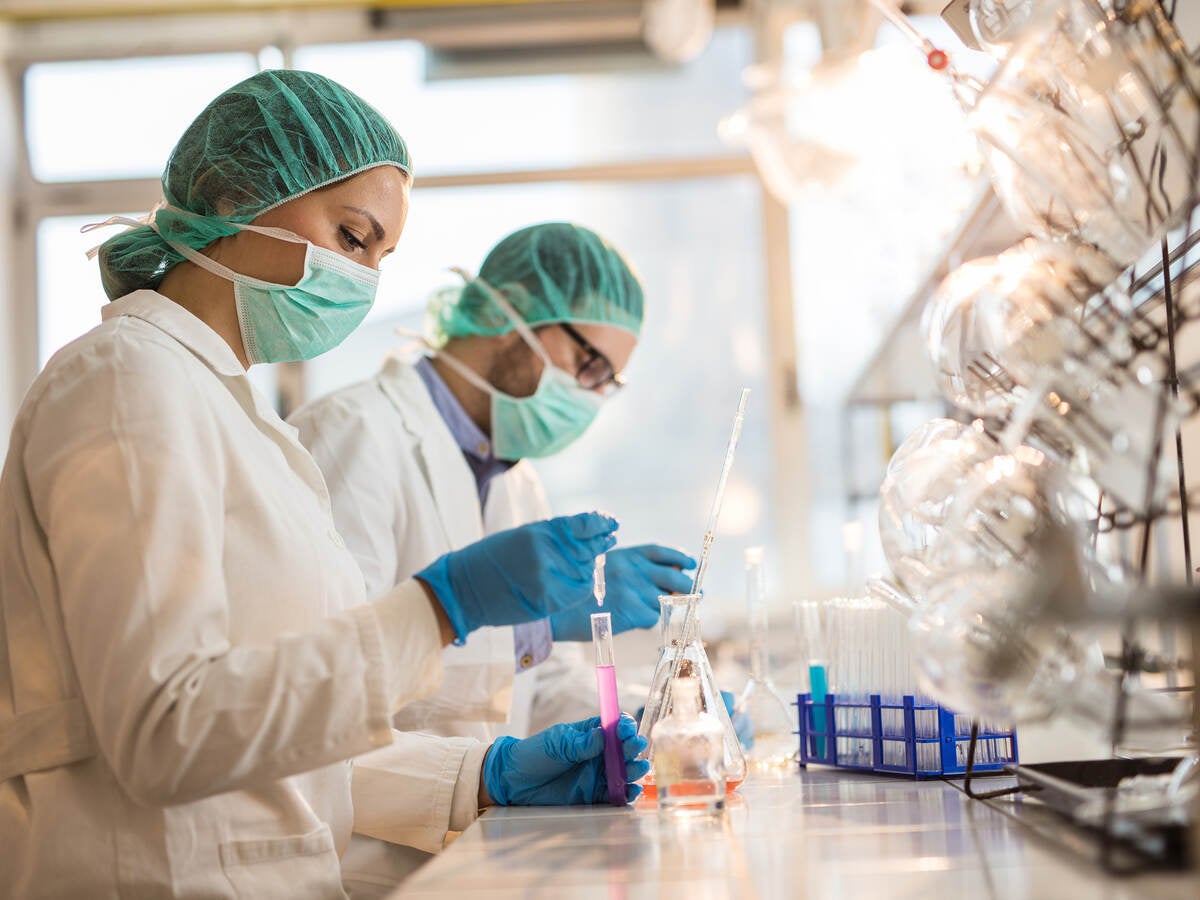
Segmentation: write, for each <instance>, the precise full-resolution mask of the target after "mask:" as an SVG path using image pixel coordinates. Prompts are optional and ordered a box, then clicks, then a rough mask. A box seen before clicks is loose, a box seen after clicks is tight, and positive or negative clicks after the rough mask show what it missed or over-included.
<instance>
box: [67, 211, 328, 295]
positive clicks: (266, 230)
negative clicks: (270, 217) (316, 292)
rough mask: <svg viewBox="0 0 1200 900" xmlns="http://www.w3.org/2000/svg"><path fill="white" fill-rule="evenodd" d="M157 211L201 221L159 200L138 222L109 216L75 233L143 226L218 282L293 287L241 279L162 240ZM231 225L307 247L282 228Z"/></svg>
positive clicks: (97, 248) (95, 249) (90, 255)
mask: <svg viewBox="0 0 1200 900" xmlns="http://www.w3.org/2000/svg"><path fill="white" fill-rule="evenodd" d="M160 209H166V210H170V211H172V212H178V213H182V214H184V215H189V216H193V217H194V218H198V219H199V218H204V217H203V216H197V215H195V213H189V212H188V211H187V210H184V209H179V208H177V207H174V206H171V205H169V204H167V203H166V202H164V201H162V200H160V201H159V202H158V203H156V204H155V205H154V207H153V208H152V209H151V210H150V212H148V213H146V215H145V216H143V217H142V218H140V219H131V218H129V217H128V216H109V217H108V218H107V219H105V220H104V221H103V222H92V223H90V224H88V225H84V226H83V227H82V228H80V229H79V230H80V232H81V233H84V234H86V233H88V232H91V231H95V230H96V229H97V228H107V227H109V226H110V225H128V226H129V227H131V228H141V227H142V226H143V225H145V226H147V227H149V228H150V229H151V230H152V231H153V232H154V233H155V234H157V235H158V236H159V237H161V238H162V239H163V240H164V241H166V243H167V246H168V247H170V248H171V249H172V250H174V251H175V252H176V253H178V254H179V255H180V256H182V257H183V258H184V259H186V260H188V261H189V262H192V263H195V264H196V265H197V266H199V267H200V268H202V269H206V270H208V271H209V272H212V273H213V274H214V275H216V276H218V277H220V278H224V279H225V280H226V281H233V282H237V281H248V282H253V283H256V284H271V285H273V286H276V287H295V285H289V284H279V285H275V283H274V282H268V281H263V280H262V279H260V278H253V277H251V276H249V275H242V274H241V273H240V272H235V271H233V269H231V268H229V267H228V266H224V265H222V264H221V263H219V262H216V261H215V260H212V259H209V258H208V257H207V256H205V255H204V254H203V253H201V252H199V251H198V250H194V249H193V248H191V247H188V246H186V245H184V244H179V243H176V242H175V241H172V240H170V239H169V238H168V237H166V235H164V234H163V233H162V232H161V231H160V230H159V228H158V224H157V222H155V217H156V216H157V215H158V211H159V210H160ZM231 224H233V227H235V228H237V229H238V230H239V231H253V232H256V233H258V234H265V235H267V236H268V237H273V238H276V239H277V240H281V241H287V242H288V243H290V244H305V245H307V244H309V243H310V242H309V241H308V240H307V239H306V238H303V237H301V236H300V235H298V234H296V233H295V232H294V231H288V230H287V229H285V228H270V227H267V226H264V225H251V224H249V223H247V224H241V223H236V224H234V223H231ZM99 252H100V245H99V244H97V245H96V246H95V247H92V248H91V249H89V250H88V251H87V257H88V259H94V258H95V256H96V254H98V253H99Z"/></svg>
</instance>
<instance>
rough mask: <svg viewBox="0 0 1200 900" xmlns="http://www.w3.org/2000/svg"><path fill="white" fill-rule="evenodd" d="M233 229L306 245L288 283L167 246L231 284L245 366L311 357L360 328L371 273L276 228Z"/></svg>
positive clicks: (371, 297)
mask: <svg viewBox="0 0 1200 900" xmlns="http://www.w3.org/2000/svg"><path fill="white" fill-rule="evenodd" d="M151 227H153V225H152V226H151ZM235 227H237V228H239V229H241V230H244V231H256V232H258V233H259V234H265V235H268V236H269V237H273V238H278V239H279V240H281V241H289V242H292V243H298V244H305V245H306V250H305V253H304V274H303V275H301V276H300V280H299V281H298V282H296V283H295V284H294V285H288V284H275V283H274V282H270V281H263V280H261V279H259V278H251V277H250V276H249V275H242V274H241V273H239V272H235V271H233V270H232V269H230V268H229V267H228V266H223V265H221V264H220V263H218V262H215V261H214V260H211V259H209V258H208V257H207V256H205V255H204V254H203V253H200V252H198V251H196V250H193V249H192V248H190V247H185V246H183V245H182V244H177V243H174V242H168V243H169V244H170V246H171V247H173V248H174V249H175V250H176V251H178V252H179V253H180V254H182V255H183V257H184V258H185V259H187V260H189V261H190V262H192V263H195V264H196V265H197V266H200V268H202V269H207V270H208V271H209V272H212V273H213V274H214V275H216V276H218V277H220V278H224V279H225V280H226V281H231V282H233V296H234V301H235V303H236V305H237V317H238V324H239V325H240V326H241V329H242V346H243V347H244V348H245V351H246V359H247V360H249V361H250V364H251V365H254V364H255V363H275V362H294V361H296V360H302V359H312V358H314V357H316V356H320V355H321V354H322V353H324V352H326V351H327V350H332V349H333V348H334V347H336V346H337V345H338V344H340V343H341V342H342V341H344V340H345V339H346V338H347V337H349V336H350V333H351V332H352V331H354V329H355V328H357V327H358V326H359V325H360V324H362V320H363V319H364V318H366V315H367V313H368V312H370V310H371V306H372V305H373V304H374V302H375V292H376V290H377V288H378V287H379V272H378V271H377V270H376V269H371V268H368V267H367V266H362V265H359V264H358V263H356V262H354V261H353V260H350V259H347V258H346V257H344V256H342V255H341V254H340V253H335V252H334V251H332V250H327V249H326V248H324V247H318V246H317V245H316V244H313V243H312V242H311V241H307V240H305V239H304V238H302V237H300V235H298V234H294V233H293V232H290V231H286V230H284V229H282V228H264V227H262V226H259V225H237V226H235Z"/></svg>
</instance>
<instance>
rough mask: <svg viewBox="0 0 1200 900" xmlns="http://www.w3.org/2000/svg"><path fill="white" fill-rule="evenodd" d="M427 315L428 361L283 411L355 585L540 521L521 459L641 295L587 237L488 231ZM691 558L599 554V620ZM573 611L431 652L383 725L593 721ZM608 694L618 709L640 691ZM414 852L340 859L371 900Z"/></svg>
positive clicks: (544, 444)
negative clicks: (436, 681)
mask: <svg viewBox="0 0 1200 900" xmlns="http://www.w3.org/2000/svg"><path fill="white" fill-rule="evenodd" d="M429 321H430V324H431V329H430V330H431V332H432V336H431V340H429V341H428V342H427V346H428V348H429V349H430V350H432V355H431V356H427V357H423V358H421V359H419V360H418V361H417V362H415V364H414V363H412V362H407V361H402V360H401V359H399V358H395V357H392V358H389V359H388V360H387V361H386V362H385V364H384V366H383V369H382V371H380V372H379V373H378V374H377V375H375V376H374V377H373V378H371V379H369V380H367V381H364V382H361V383H359V384H355V385H351V386H349V387H347V388H344V389H342V390H339V391H336V392H334V393H333V394H330V395H328V396H326V397H324V398H322V399H320V400H318V401H316V402H314V403H312V404H310V405H308V406H306V407H304V408H303V409H301V410H299V411H298V412H297V413H296V414H295V415H293V417H292V418H291V423H292V424H293V425H295V426H296V427H297V428H298V429H299V433H300V440H301V441H302V442H303V443H304V445H305V446H306V447H307V448H308V449H309V451H310V452H311V453H312V455H313V457H314V458H315V459H316V460H317V463H318V464H319V466H320V467H321V469H322V471H323V473H324V475H325V479H326V481H327V483H328V486H329V492H330V497H331V500H332V505H333V515H334V519H335V522H336V523H337V527H338V531H339V532H340V533H341V534H342V536H343V537H344V539H345V541H346V544H347V546H348V547H349V549H350V551H351V552H352V553H353V555H354V556H355V558H356V559H357V560H358V563H359V565H360V566H361V568H362V571H363V575H364V577H365V579H366V584H367V594H368V596H374V595H375V594H377V593H379V592H380V591H382V590H386V589H388V588H390V587H391V586H392V585H394V584H396V583H398V582H400V581H402V580H403V579H404V578H406V577H408V576H409V575H411V573H412V572H414V571H417V570H419V569H420V568H421V567H422V566H424V565H427V564H428V563H429V562H430V561H431V560H433V559H435V558H437V557H438V556H440V555H441V554H443V553H446V552H448V551H450V550H453V549H456V548H458V547H461V546H463V545H465V544H468V543H471V542H472V541H476V540H478V539H480V538H481V537H483V536H484V535H485V534H491V533H493V532H496V531H501V530H504V529H507V528H511V527H513V526H515V525H518V524H522V523H527V522H531V521H535V520H538V519H544V518H546V517H548V516H549V515H550V512H549V507H548V504H547V501H546V497H545V493H544V491H543V489H542V485H541V482H540V481H539V479H538V477H537V474H536V473H535V472H534V470H533V468H532V466H531V465H530V464H529V463H528V462H524V461H523V460H525V459H526V458H527V457H543V456H549V455H551V454H553V453H556V452H558V451H559V450H561V449H563V448H564V447H566V446H567V445H568V444H570V443H571V442H572V441H574V440H575V439H576V438H578V437H579V436H580V435H581V434H583V432H584V431H585V430H586V428H587V427H588V425H590V424H591V422H592V421H593V419H594V418H595V416H596V414H597V413H598V411H599V409H600V407H601V405H602V403H603V400H604V398H605V396H607V395H608V394H610V393H611V392H613V391H614V390H616V389H617V388H618V387H619V386H620V385H621V383H622V380H621V376H620V372H621V370H622V369H623V368H624V367H625V365H626V363H627V362H628V361H629V358H630V355H631V354H632V353H633V350H634V347H635V346H636V344H637V336H638V332H639V330H640V327H641V323H642V289H641V284H640V283H639V281H638V278H637V276H636V275H635V274H634V273H633V271H632V270H631V269H630V267H629V265H628V264H627V263H626V261H625V260H624V258H623V257H622V256H621V254H620V253H618V252H617V251H616V250H615V249H614V248H613V247H612V246H611V245H609V244H608V243H606V242H605V241H604V240H603V239H602V238H600V237H599V236H598V235H596V234H595V233H594V232H592V231H590V230H588V229H586V228H582V227H580V226H577V225H571V224H566V223H547V224H541V225H535V226H531V227H528V228H523V229H521V230H519V231H517V232H514V233H513V234H511V235H509V236H508V237H506V238H504V239H503V240H502V241H500V242H499V243H498V244H497V245H496V246H495V247H494V248H493V249H492V250H491V252H490V253H489V254H488V256H487V258H486V259H485V261H484V263H483V266H482V268H481V270H480V274H479V276H478V277H477V278H474V279H467V280H466V283H465V285H464V286H462V287H461V288H456V289H453V290H448V291H445V292H442V293H440V294H439V295H437V296H435V297H434V298H433V300H432V301H431V304H430V310H429ZM693 567H694V562H693V561H692V560H691V559H690V558H689V557H688V556H687V555H686V554H684V553H681V552H679V551H677V550H672V549H669V548H666V547H659V546H653V545H651V546H644V547H631V548H623V549H617V550H614V551H610V552H609V554H608V563H607V567H606V569H607V579H606V580H607V585H608V595H607V600H606V604H605V608H606V609H607V610H608V611H610V612H611V613H612V615H613V625H614V630H615V631H618V632H619V631H623V630H628V629H629V628H647V627H650V626H652V625H654V624H655V622H656V621H657V618H658V602H657V597H658V595H659V594H664V593H679V592H686V591H687V590H688V589H689V588H690V586H691V581H690V578H689V577H688V576H687V575H685V574H684V573H683V571H682V570H683V569H685V568H693ZM589 612H590V611H589V610H577V611H576V613H575V615H573V616H571V617H568V618H565V619H562V620H559V619H555V620H548V619H547V620H541V621H539V622H535V623H533V624H532V625H530V626H516V627H505V628H484V629H480V630H479V631H476V632H474V633H473V634H472V635H471V636H470V638H469V639H468V640H467V642H466V643H465V644H464V645H462V646H458V647H450V648H447V649H446V650H445V651H444V654H443V671H444V678H443V682H442V686H441V688H440V689H439V690H438V691H437V693H436V694H435V695H433V696H432V697H430V698H427V699H426V700H423V701H420V702H417V703H413V704H410V705H409V706H407V707H405V708H404V709H403V710H401V711H400V713H398V714H397V716H396V717H395V720H394V721H395V723H396V725H397V727H398V728H401V729H402V730H407V731H422V732H431V733H435V734H441V735H445V736H461V737H475V738H478V739H480V740H491V739H492V738H494V737H495V736H496V735H497V734H504V733H507V734H513V735H516V736H523V735H526V734H529V733H532V732H533V731H536V730H538V729H539V728H540V727H542V725H543V724H549V723H552V722H557V721H562V720H564V718H565V719H567V720H569V719H570V718H572V717H575V718H578V717H579V716H581V715H592V714H595V711H596V703H597V700H596V685H595V678H594V674H593V668H592V666H591V665H590V664H588V663H587V662H586V659H585V657H584V654H583V653H582V650H581V647H580V646H579V644H578V643H577V642H579V641H585V640H588V639H590V635H591V632H590V622H589V615H588V613H589ZM564 641H565V642H567V643H565V644H564V643H562V642H564ZM623 699H625V700H626V706H627V708H632V707H633V706H635V705H638V704H640V702H642V700H643V699H644V698H643V697H640V696H636V697H635V696H631V697H628V698H623ZM424 858H425V857H424V855H423V854H418V853H417V852H416V851H413V850H411V849H410V848H406V847H397V846H391V847H381V846H378V845H376V846H373V847H371V846H367V842H366V841H365V840H364V839H362V838H360V837H358V836H356V837H355V839H354V843H352V845H351V847H350V850H349V851H348V852H347V855H346V857H345V858H344V859H343V870H344V871H345V872H347V873H351V874H349V875H348V876H347V877H348V879H350V880H351V881H352V880H353V878H354V875H353V873H356V872H357V873H358V878H359V879H360V881H359V888H360V892H361V893H369V891H370V888H369V885H366V884H365V883H366V882H368V881H371V880H372V879H377V884H378V885H379V886H380V887H383V886H385V885H387V884H388V883H394V880H395V879H396V878H397V877H402V876H403V875H404V874H405V873H406V872H407V871H411V869H412V868H414V867H415V866H416V865H419V863H420V862H421V861H422V860H423V859H424ZM372 873H374V874H372Z"/></svg>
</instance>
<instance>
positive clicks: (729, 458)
mask: <svg viewBox="0 0 1200 900" xmlns="http://www.w3.org/2000/svg"><path fill="white" fill-rule="evenodd" d="M749 400H750V388H742V394H741V397H740V398H739V399H738V406H737V413H736V414H735V415H734V417H733V428H732V430H731V431H730V433H729V444H728V445H727V446H726V447H725V462H724V463H723V464H722V465H721V477H720V479H719V480H718V481H717V493H716V496H714V497H713V503H712V508H711V509H710V510H709V512H708V524H707V525H706V526H705V529H704V543H703V545H702V546H701V548H700V562H699V564H698V565H697V566H696V577H695V578H694V579H693V580H692V591H691V593H692V594H694V595H696V596H697V597H698V596H699V594H700V584H701V582H702V581H703V580H704V573H705V572H706V571H707V569H708V554H709V551H710V550H711V549H712V545H713V539H714V538H715V537H716V531H717V520H718V519H719V518H720V517H721V501H722V500H723V499H724V498H725V484H726V482H728V481H729V471H730V470H731V469H732V468H733V457H734V454H735V453H736V452H737V445H738V438H739V437H741V434H742V423H743V422H744V421H745V420H746V404H747V403H748V402H749ZM697 602H698V601H697V600H696V599H693V600H691V601H689V602H688V605H687V609H686V610H685V611H684V616H683V629H682V630H681V631H680V644H679V646H680V647H686V646H687V645H688V643H689V642H690V641H691V640H692V631H693V630H694V629H695V620H696V603H697ZM683 656H684V655H683V654H682V653H680V654H679V655H678V656H676V657H675V663H674V665H672V666H671V678H672V680H674V679H675V678H678V677H679V671H680V668H681V667H682V666H683ZM669 684H670V682H668V685H669ZM663 702H664V703H666V702H667V698H666V697H664V698H663Z"/></svg>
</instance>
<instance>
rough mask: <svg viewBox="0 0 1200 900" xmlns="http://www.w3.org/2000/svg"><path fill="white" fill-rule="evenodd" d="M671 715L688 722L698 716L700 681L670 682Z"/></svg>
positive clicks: (685, 679)
mask: <svg viewBox="0 0 1200 900" xmlns="http://www.w3.org/2000/svg"><path fill="white" fill-rule="evenodd" d="M671 698H672V707H671V715H672V716H674V717H675V718H678V719H681V720H683V721H685V722H686V721H690V720H692V719H695V718H696V717H697V716H699V715H700V679H699V678H695V677H689V678H675V679H672V681H671Z"/></svg>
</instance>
